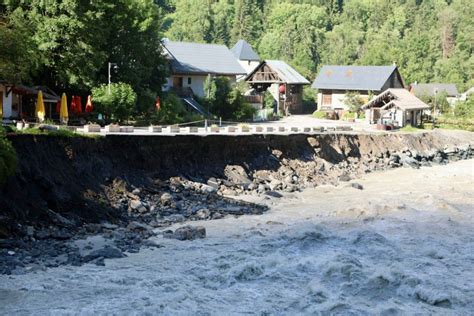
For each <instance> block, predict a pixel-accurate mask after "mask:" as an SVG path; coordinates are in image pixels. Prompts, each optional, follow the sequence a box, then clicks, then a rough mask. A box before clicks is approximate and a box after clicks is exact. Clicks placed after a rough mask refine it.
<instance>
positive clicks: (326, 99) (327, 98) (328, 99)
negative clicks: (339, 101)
mask: <svg viewBox="0 0 474 316" xmlns="http://www.w3.org/2000/svg"><path fill="white" fill-rule="evenodd" d="M321 103H322V104H321V105H322V107H323V108H330V107H331V105H332V94H330V93H323V97H322V102H321Z"/></svg>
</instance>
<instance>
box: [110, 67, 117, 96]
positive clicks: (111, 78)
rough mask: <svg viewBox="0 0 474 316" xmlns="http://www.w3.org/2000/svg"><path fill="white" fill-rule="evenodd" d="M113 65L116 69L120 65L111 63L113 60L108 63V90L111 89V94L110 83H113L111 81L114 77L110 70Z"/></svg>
mask: <svg viewBox="0 0 474 316" xmlns="http://www.w3.org/2000/svg"><path fill="white" fill-rule="evenodd" d="M112 67H113V68H114V69H118V66H117V64H116V63H111V62H109V64H108V73H109V80H108V90H109V94H110V83H111V81H112V80H111V79H112V73H111V71H110V70H111V68H112Z"/></svg>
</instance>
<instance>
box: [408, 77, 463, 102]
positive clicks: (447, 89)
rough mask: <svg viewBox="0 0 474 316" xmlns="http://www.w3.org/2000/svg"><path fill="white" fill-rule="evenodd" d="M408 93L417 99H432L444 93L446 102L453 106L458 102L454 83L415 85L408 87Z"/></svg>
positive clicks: (457, 93)
mask: <svg viewBox="0 0 474 316" xmlns="http://www.w3.org/2000/svg"><path fill="white" fill-rule="evenodd" d="M410 92H411V93H412V94H414V95H415V96H416V97H418V98H423V97H430V98H434V97H435V96H436V95H438V94H442V93H445V94H446V100H447V101H448V103H449V105H450V106H453V105H454V103H456V101H458V100H459V98H460V94H459V92H458V89H457V88H456V85H455V84H454V83H417V82H415V83H414V84H412V85H411V86H410Z"/></svg>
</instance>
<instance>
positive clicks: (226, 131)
mask: <svg viewBox="0 0 474 316" xmlns="http://www.w3.org/2000/svg"><path fill="white" fill-rule="evenodd" d="M196 125H199V126H196ZM196 125H194V126H193V125H191V124H189V123H185V124H180V125H170V126H150V127H136V126H135V127H134V126H118V125H109V126H106V127H100V126H98V125H86V126H84V127H82V128H78V129H77V130H76V131H77V132H78V133H86V134H96V135H137V136H172V135H177V134H184V135H202V136H206V135H249V134H279V135H289V134H301V133H308V134H314V133H335V132H337V133H354V132H356V133H359V134H360V133H373V132H380V131H377V130H376V129H375V128H374V126H373V125H369V124H367V123H365V122H345V121H333V120H321V119H316V118H314V117H312V116H311V115H295V116H290V117H286V118H283V119H282V120H279V121H271V122H254V123H238V122H222V124H221V125H220V126H219V124H214V125H211V124H209V126H208V127H207V128H206V127H204V125H205V124H204V121H202V122H196Z"/></svg>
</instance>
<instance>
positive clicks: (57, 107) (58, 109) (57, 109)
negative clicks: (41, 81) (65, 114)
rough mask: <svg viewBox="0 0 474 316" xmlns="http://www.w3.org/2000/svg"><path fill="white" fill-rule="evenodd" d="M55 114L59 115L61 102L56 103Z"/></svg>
mask: <svg viewBox="0 0 474 316" xmlns="http://www.w3.org/2000/svg"><path fill="white" fill-rule="evenodd" d="M56 113H61V101H58V102H57V103H56Z"/></svg>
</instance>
